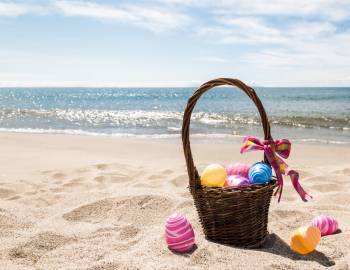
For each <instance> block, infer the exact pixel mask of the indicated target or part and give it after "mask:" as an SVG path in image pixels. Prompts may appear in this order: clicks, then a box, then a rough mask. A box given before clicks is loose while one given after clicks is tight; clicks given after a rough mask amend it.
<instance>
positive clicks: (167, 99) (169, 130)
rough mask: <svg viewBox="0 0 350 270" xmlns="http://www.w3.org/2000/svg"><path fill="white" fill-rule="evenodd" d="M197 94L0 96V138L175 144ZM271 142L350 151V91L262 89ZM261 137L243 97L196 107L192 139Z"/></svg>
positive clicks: (32, 92)
mask: <svg viewBox="0 0 350 270" xmlns="http://www.w3.org/2000/svg"><path fill="white" fill-rule="evenodd" d="M195 90H196V89H195V88H1V89H0V131H9V132H30V133H64V134H84V135H93V136H98V135H107V136H132V137H154V138H178V137H180V136H181V125H182V118H183V111H184V109H185V106H186V104H187V100H188V98H189V97H190V96H191V94H192V93H193V92H194V91H195ZM256 92H257V94H258V96H259V97H260V99H261V101H262V103H263V105H264V107H265V109H266V112H267V114H268V117H269V121H270V124H271V130H272V136H273V137H274V138H276V139H277V138H289V139H291V140H294V141H305V142H324V143H337V144H345V143H346V144H349V143H350V88H333V87H327V88H306V87H299V88H262V87H257V88H256ZM246 135H254V136H259V137H263V132H262V127H261V122H260V118H259V115H258V111H257V109H256V107H255V106H254V104H253V103H252V102H251V101H250V100H249V98H248V97H247V96H246V95H245V94H244V93H243V92H242V91H239V90H238V89H233V88H226V87H223V88H216V89H213V90H210V91H208V92H207V93H205V94H204V95H203V96H202V97H201V98H200V99H199V101H198V103H197V105H196V107H195V110H194V112H193V114H192V120H191V136H192V137H193V138H196V137H197V138H199V139H204V140H205V139H210V140H212V139H216V140H231V139H234V138H241V137H244V136H246Z"/></svg>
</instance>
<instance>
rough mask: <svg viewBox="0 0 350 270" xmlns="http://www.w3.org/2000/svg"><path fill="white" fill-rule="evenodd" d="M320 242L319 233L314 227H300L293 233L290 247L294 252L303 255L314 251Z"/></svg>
mask: <svg viewBox="0 0 350 270" xmlns="http://www.w3.org/2000/svg"><path fill="white" fill-rule="evenodd" d="M320 240H321V232H320V230H319V229H318V228H317V227H315V226H305V227H300V228H299V229H297V230H296V231H294V232H293V234H292V236H291V239H290V247H291V249H292V250H294V251H295V252H297V253H299V254H301V255H305V254H308V253H310V252H312V251H314V250H315V248H316V246H317V245H318V243H319V242H320Z"/></svg>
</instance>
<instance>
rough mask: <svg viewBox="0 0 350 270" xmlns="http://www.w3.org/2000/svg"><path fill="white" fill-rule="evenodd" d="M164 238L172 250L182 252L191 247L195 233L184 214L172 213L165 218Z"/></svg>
mask: <svg viewBox="0 0 350 270" xmlns="http://www.w3.org/2000/svg"><path fill="white" fill-rule="evenodd" d="M165 240H166V242H167V244H168V247H169V248H170V249H171V250H173V251H176V252H180V253H184V252H187V251H190V250H191V249H192V247H193V245H194V242H195V235H194V231H193V228H192V225H191V223H190V222H189V221H188V219H187V218H186V217H185V216H184V215H181V214H178V213H174V214H172V215H171V216H170V217H168V218H167V220H166V223H165Z"/></svg>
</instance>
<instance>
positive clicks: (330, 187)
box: [311, 184, 343, 193]
mask: <svg viewBox="0 0 350 270" xmlns="http://www.w3.org/2000/svg"><path fill="white" fill-rule="evenodd" d="M342 189H343V188H342V186H341V185H338V184H317V185H313V186H311V190H317V191H321V192H324V193H327V192H331V191H341V190H342Z"/></svg>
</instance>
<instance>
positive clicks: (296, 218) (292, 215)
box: [270, 210, 313, 229]
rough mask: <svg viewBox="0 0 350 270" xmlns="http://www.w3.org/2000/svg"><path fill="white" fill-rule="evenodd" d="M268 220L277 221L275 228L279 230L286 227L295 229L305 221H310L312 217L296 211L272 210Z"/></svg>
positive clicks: (309, 214)
mask: <svg viewBox="0 0 350 270" xmlns="http://www.w3.org/2000/svg"><path fill="white" fill-rule="evenodd" d="M270 216H271V217H270V220H274V221H278V222H277V223H276V226H277V227H279V228H280V229H282V228H285V227H288V228H289V229H295V228H297V227H298V226H299V225H300V224H304V223H305V221H307V220H312V218H313V215H312V213H309V212H306V211H305V212H302V211H296V210H291V211H288V210H273V211H270Z"/></svg>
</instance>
